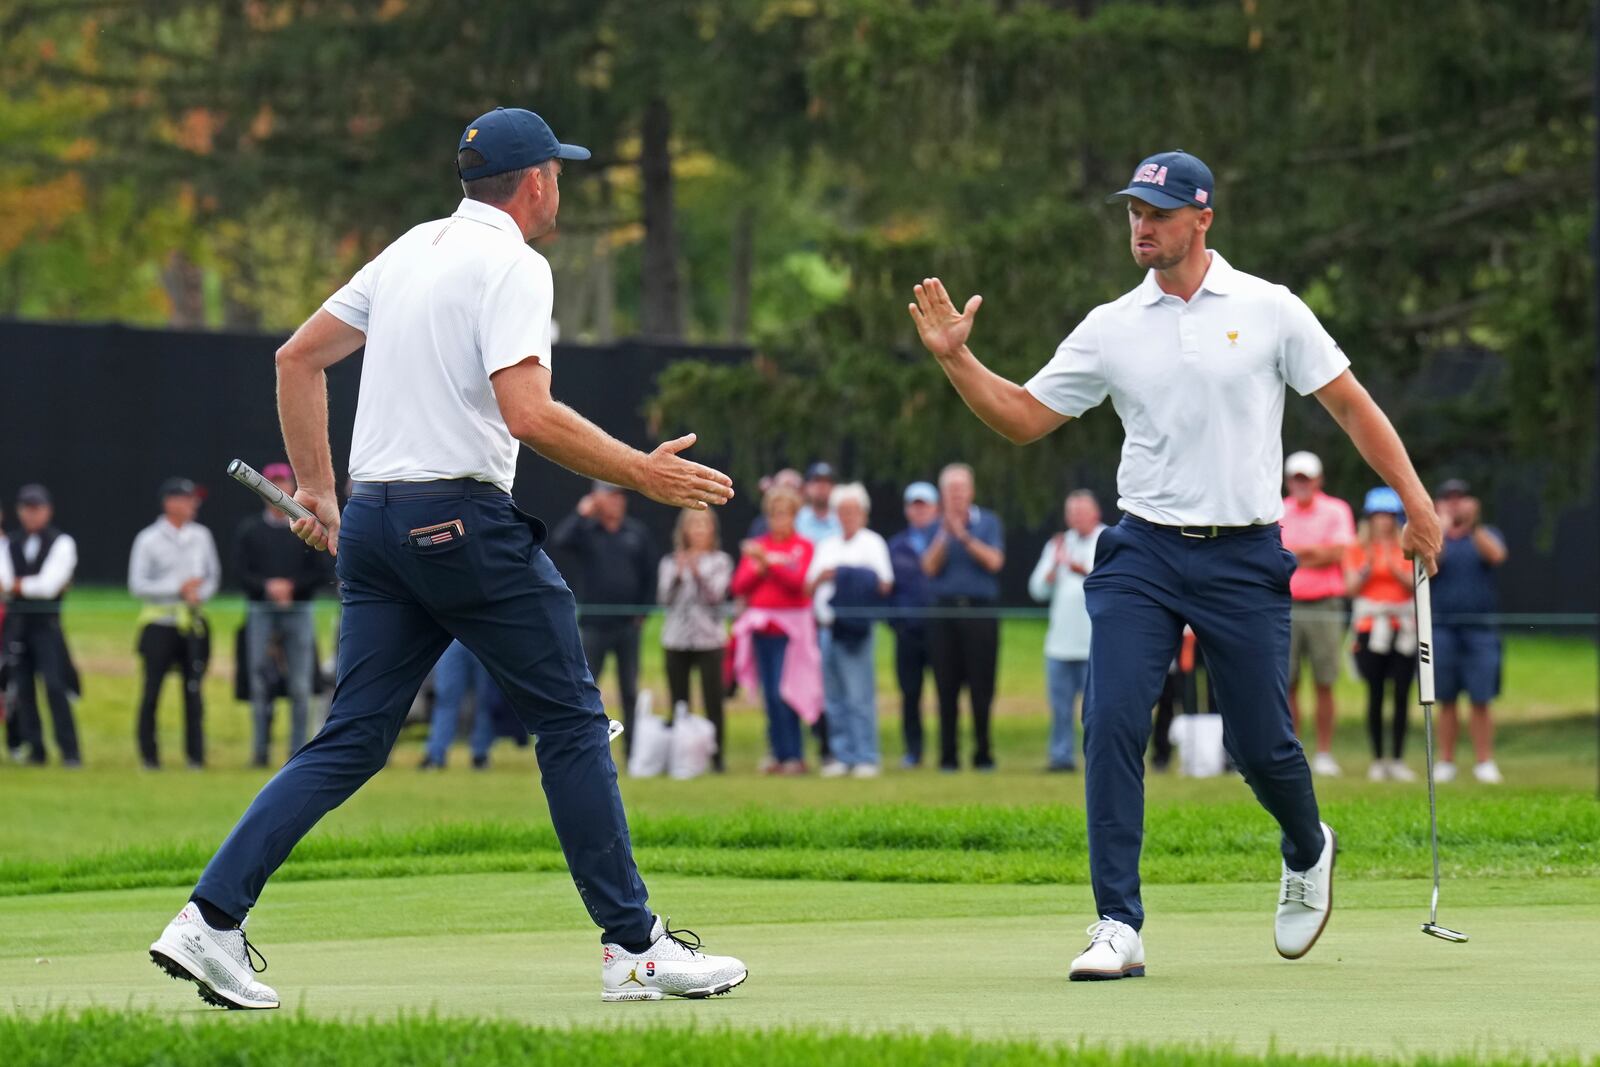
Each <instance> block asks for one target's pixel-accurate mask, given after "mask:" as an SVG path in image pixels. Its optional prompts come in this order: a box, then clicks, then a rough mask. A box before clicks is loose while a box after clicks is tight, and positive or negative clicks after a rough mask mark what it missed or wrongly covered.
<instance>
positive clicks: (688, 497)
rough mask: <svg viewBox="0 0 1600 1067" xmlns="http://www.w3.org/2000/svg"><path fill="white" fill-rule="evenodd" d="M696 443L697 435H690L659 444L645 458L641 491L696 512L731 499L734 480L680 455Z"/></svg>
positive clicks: (651, 497) (662, 501)
mask: <svg viewBox="0 0 1600 1067" xmlns="http://www.w3.org/2000/svg"><path fill="white" fill-rule="evenodd" d="M694 442H695V435H694V434H692V433H689V434H684V435H683V436H682V437H679V438H678V439H676V440H673V441H663V442H662V443H661V444H659V445H657V446H656V450H655V451H654V452H652V453H650V455H649V456H648V457H646V459H645V469H644V477H643V479H641V481H640V484H639V486H638V490H639V492H641V493H643V494H644V495H645V496H647V497H649V498H650V499H651V500H654V501H656V502H658V503H661V504H670V505H671V506H672V507H675V508H693V509H694V510H696V511H704V510H705V509H706V508H708V507H710V506H711V505H712V504H726V503H727V502H728V501H729V500H732V499H733V479H731V478H729V477H728V476H727V475H726V474H723V473H722V472H721V471H719V470H713V469H712V468H710V467H706V466H702V465H701V464H699V463H695V462H693V461H691V460H687V459H684V458H683V457H682V456H680V455H678V453H679V452H682V451H683V450H684V449H686V448H688V447H689V446H690V445H692V444H694Z"/></svg>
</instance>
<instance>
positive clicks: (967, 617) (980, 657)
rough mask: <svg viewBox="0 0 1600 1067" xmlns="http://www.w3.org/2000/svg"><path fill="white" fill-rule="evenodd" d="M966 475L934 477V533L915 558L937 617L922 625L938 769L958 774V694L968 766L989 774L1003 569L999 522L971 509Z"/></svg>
mask: <svg viewBox="0 0 1600 1067" xmlns="http://www.w3.org/2000/svg"><path fill="white" fill-rule="evenodd" d="M975 493H976V488H975V484H974V480H973V475H972V468H971V467H969V466H967V465H966V464H965V463H952V464H950V465H949V466H947V467H945V468H944V470H942V471H940V472H939V501H940V504H939V507H940V518H939V529H938V532H936V533H935V534H934V536H933V540H932V541H931V542H930V543H929V544H928V550H927V551H926V552H925V553H923V555H922V572H923V573H924V574H926V575H927V576H928V579H929V580H928V589H929V592H930V593H932V595H933V603H934V606H935V608H936V609H940V610H939V611H937V612H936V613H935V616H934V618H933V619H931V620H930V621H929V623H928V653H929V655H930V656H931V657H932V659H933V684H934V688H935V689H936V690H938V693H939V769H940V770H942V771H955V770H959V769H960V766H961V760H960V743H959V739H958V727H959V725H960V714H961V708H960V699H961V690H962V689H963V688H965V689H966V690H967V698H968V700H969V701H971V704H972V733H973V744H974V748H973V755H972V765H973V766H974V767H975V768H977V769H978V770H980V771H992V770H994V746H993V744H992V742H991V738H990V730H989V712H990V707H991V705H992V704H993V703H994V680H995V669H996V667H997V666H998V661H999V656H1000V620H999V619H998V618H997V617H996V616H995V615H993V614H992V611H993V609H994V606H995V602H996V601H997V600H998V599H999V596H1000V579H999V577H998V575H999V573H1000V568H1001V567H1003V566H1005V561H1006V555H1005V532H1004V530H1003V529H1002V528H1001V525H1000V517H999V516H998V515H995V514H994V513H993V512H991V511H985V510H983V509H981V508H979V507H978V506H977V505H976V504H974V503H973V498H974V496H975Z"/></svg>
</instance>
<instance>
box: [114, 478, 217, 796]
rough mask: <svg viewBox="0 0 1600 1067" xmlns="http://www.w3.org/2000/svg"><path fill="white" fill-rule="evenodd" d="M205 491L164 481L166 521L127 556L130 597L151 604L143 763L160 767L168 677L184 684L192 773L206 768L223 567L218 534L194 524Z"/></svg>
mask: <svg viewBox="0 0 1600 1067" xmlns="http://www.w3.org/2000/svg"><path fill="white" fill-rule="evenodd" d="M199 509H200V497H199V491H198V490H197V489H196V488H195V484H194V483H193V482H191V481H190V480H189V479H187V478H168V479H167V480H166V481H165V482H163V483H162V484H161V518H159V519H157V520H156V521H155V522H152V523H151V524H150V525H149V526H146V527H145V528H144V529H143V530H140V531H139V535H138V536H137V537H135V538H134V539H133V551H132V552H131V553H130V554H129V557H128V592H130V593H132V594H133V595H134V596H136V597H138V598H139V599H140V600H142V601H144V610H142V611H141V612H140V613H139V644H138V648H139V658H140V659H141V660H142V661H143V663H144V688H143V690H142V692H141V693H140V696H139V726H138V731H137V735H138V739H139V759H140V761H141V762H142V763H143V765H144V768H145V769H146V770H151V771H154V770H159V769H160V768H161V754H160V752H159V751H158V749H157V746H156V705H157V704H158V703H159V702H160V700H161V686H162V683H163V682H165V681H166V678H167V675H168V674H169V673H170V672H172V671H177V672H178V676H179V677H180V678H182V679H183V748H184V755H185V757H187V759H188V761H189V767H190V769H192V770H198V769H200V768H201V767H204V766H205V763H206V738H205V715H206V708H205V700H204V697H203V694H202V693H201V684H202V683H203V682H204V681H205V676H206V665H207V664H208V663H209V662H210V660H211V632H210V629H209V628H208V626H207V624H206V619H205V616H204V615H203V614H201V609H202V608H203V607H204V606H205V603H206V601H208V600H210V599H211V598H212V597H214V596H216V594H217V584H218V583H219V582H220V581H221V580H222V563H221V561H220V560H218V559H217V543H216V541H214V540H213V539H212V537H211V531H210V530H208V529H206V528H205V527H204V526H201V525H200V524H199V523H198V522H195V521H194V517H195V514H196V512H198V511H199Z"/></svg>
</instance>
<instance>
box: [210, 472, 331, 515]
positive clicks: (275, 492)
mask: <svg viewBox="0 0 1600 1067" xmlns="http://www.w3.org/2000/svg"><path fill="white" fill-rule="evenodd" d="M228 477H230V478H232V479H233V480H234V481H236V482H238V483H239V484H240V485H242V486H244V487H245V488H246V489H248V490H250V491H251V492H252V493H254V494H255V495H256V496H258V497H260V498H261V499H262V500H263V501H265V502H266V503H267V504H270V505H271V506H272V507H275V508H277V509H278V510H279V511H281V512H283V513H284V514H285V515H287V516H289V518H291V519H314V518H316V516H315V515H313V514H311V512H309V511H307V510H306V508H305V505H304V504H301V503H300V502H299V501H297V500H295V498H294V497H292V496H290V495H289V494H288V493H285V492H284V491H283V490H282V489H279V488H278V487H277V486H275V485H273V484H272V483H271V482H269V481H267V480H266V479H265V478H263V477H261V474H260V472H258V471H257V470H256V469H255V468H254V467H252V466H250V464H248V463H246V462H245V461H244V460H242V459H236V460H234V461H233V462H232V463H230V464H228Z"/></svg>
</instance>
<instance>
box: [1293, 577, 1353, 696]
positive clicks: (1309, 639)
mask: <svg viewBox="0 0 1600 1067" xmlns="http://www.w3.org/2000/svg"><path fill="white" fill-rule="evenodd" d="M1344 635H1345V612H1344V601H1343V600H1342V599H1340V598H1339V597H1328V598H1327V599H1325V600H1297V601H1295V602H1294V603H1293V604H1292V605H1291V606H1290V608H1289V688H1290V689H1291V690H1293V689H1297V688H1299V686H1300V662H1301V660H1305V659H1309V660H1310V661H1311V679H1312V681H1314V682H1316V684H1318V685H1332V684H1333V683H1334V682H1337V681H1338V680H1339V663H1340V659H1341V657H1342V656H1343V654H1344Z"/></svg>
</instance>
